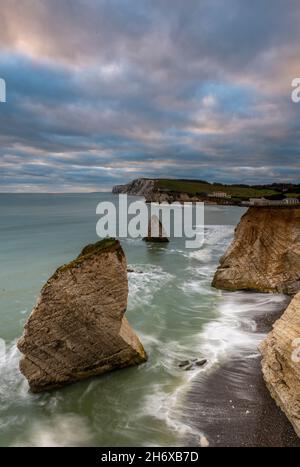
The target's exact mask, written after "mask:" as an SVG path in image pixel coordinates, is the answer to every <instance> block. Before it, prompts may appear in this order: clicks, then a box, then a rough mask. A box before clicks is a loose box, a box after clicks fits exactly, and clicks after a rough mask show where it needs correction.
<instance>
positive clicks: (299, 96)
mask: <svg viewBox="0 0 300 467" xmlns="http://www.w3.org/2000/svg"><path fill="white" fill-rule="evenodd" d="M292 88H293V91H292V94H291V98H292V101H293V102H294V103H295V104H298V102H300V78H295V79H293V81H292Z"/></svg>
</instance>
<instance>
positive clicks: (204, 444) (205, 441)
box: [199, 435, 209, 448]
mask: <svg viewBox="0 0 300 467" xmlns="http://www.w3.org/2000/svg"><path fill="white" fill-rule="evenodd" d="M199 444H200V446H201V447H202V448H208V446H209V441H208V439H207V438H206V436H203V435H202V436H200V440H199Z"/></svg>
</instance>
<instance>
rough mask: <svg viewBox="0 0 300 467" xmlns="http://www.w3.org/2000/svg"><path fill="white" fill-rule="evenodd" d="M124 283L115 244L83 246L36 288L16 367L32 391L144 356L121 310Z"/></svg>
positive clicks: (120, 254)
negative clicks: (79, 251)
mask: <svg viewBox="0 0 300 467" xmlns="http://www.w3.org/2000/svg"><path fill="white" fill-rule="evenodd" d="M127 296H128V282H127V265H126V259H125V255H124V253H123V250H122V248H121V246H120V243H119V242H118V241H116V240H114V239H106V240H103V241H101V242H98V243H96V244H95V245H89V246H87V247H86V248H84V250H83V251H82V253H81V254H80V255H79V256H78V258H77V259H75V260H74V261H72V262H71V263H69V264H67V265H64V266H62V267H60V268H59V269H58V270H57V271H56V272H55V273H54V275H53V276H52V277H51V278H50V279H49V280H48V282H47V283H46V284H45V286H44V287H43V289H42V292H41V296H40V298H39V300H38V303H37V305H36V307H35V308H34V310H33V311H32V313H31V315H30V317H29V319H28V321H27V323H26V325H25V330H24V334H23V337H22V338H21V339H20V340H19V342H18V348H19V350H20V351H21V352H22V353H23V354H24V356H23V358H22V360H21V362H20V369H21V371H22V373H23V374H24V375H25V377H26V378H27V380H28V382H29V385H30V388H31V390H32V391H33V392H40V391H44V390H48V389H52V388H57V387H61V386H64V385H66V384H69V383H73V382H75V381H79V380H82V379H85V378H89V377H91V376H95V375H100V374H102V373H105V372H108V371H111V370H114V369H117V368H123V367H127V366H130V365H136V364H139V363H143V362H145V361H146V359H147V357H146V353H145V351H144V348H143V346H142V344H141V343H140V341H139V339H138V337H137V336H136V335H135V333H134V332H133V331H132V329H131V328H130V326H129V324H128V322H127V320H126V318H125V317H124V313H125V311H126V307H127Z"/></svg>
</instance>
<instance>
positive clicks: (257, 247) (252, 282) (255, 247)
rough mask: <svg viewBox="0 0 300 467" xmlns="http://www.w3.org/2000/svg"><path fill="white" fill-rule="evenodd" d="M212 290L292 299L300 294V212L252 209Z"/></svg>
mask: <svg viewBox="0 0 300 467" xmlns="http://www.w3.org/2000/svg"><path fill="white" fill-rule="evenodd" d="M213 286H214V287H217V288H220V289H226V290H255V291H261V292H281V293H286V294H290V295H294V294H295V293H297V292H298V291H300V209H297V208H269V207H266V208H264V207H257V208H255V207H253V208H250V209H249V210H248V211H247V213H246V214H245V215H244V216H243V217H242V219H241V222H240V224H239V225H238V227H237V229H236V232H235V238H234V241H233V243H232V245H231V246H230V248H229V250H228V251H227V253H226V254H225V255H224V256H223V258H222V259H221V263H220V266H219V268H218V270H217V272H216V274H215V277H214V280H213Z"/></svg>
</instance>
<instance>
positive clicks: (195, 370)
mask: <svg viewBox="0 0 300 467" xmlns="http://www.w3.org/2000/svg"><path fill="white" fill-rule="evenodd" d="M116 199H117V197H116V195H112V194H110V193H87V194H0V446H103V447H105V446H110V447H111V446H114V447H124V446H128V447H130V446H144V447H153V446H162V447H164V446H166V447H167V446H183V445H185V443H186V440H187V438H188V439H189V440H190V441H189V444H190V445H195V446H197V445H199V443H200V444H201V440H203V439H204V440H205V433H203V432H202V430H201V422H200V423H199V424H197V426H200V429H198V428H197V431H196V430H195V428H193V427H192V426H191V425H190V424H189V421H188V419H187V417H184V416H183V414H184V411H185V407H186V406H187V404H188V400H187V394H188V392H189V389H190V387H191V385H192V384H193V381H194V380H195V378H197V377H198V376H199V373H201V372H213V371H215V370H216V368H218V367H219V366H220V365H221V364H222V362H226V360H227V359H229V358H230V356H231V355H232V353H234V352H238V351H239V349H240V348H241V347H243V348H245V346H246V347H247V348H248V349H249V351H250V352H253V353H254V354H257V345H258V343H259V341H260V340H262V339H263V337H264V336H263V335H261V334H259V333H257V332H255V330H256V329H255V328H256V324H255V321H254V320H253V319H252V313H253V310H256V311H257V310H258V309H262V310H264V309H276V308H280V307H282V304H283V302H284V300H285V298H284V297H282V296H280V295H265V294H257V293H252V294H249V293H246V292H231V293H229V292H223V291H220V290H216V289H214V288H212V287H211V281H212V278H213V275H214V272H215V271H216V268H217V266H218V264H219V260H220V258H221V256H222V255H223V254H224V252H225V251H226V249H227V247H228V246H229V245H230V243H231V241H232V239H233V235H234V230H235V227H236V225H237V223H238V222H239V220H240V218H241V216H242V215H243V214H244V212H245V209H244V208H240V207H236V206H215V205H210V206H206V207H205V229H204V243H203V245H202V246H201V248H200V249H198V250H189V249H187V248H186V245H185V242H184V239H178V238H172V239H171V241H170V243H168V244H147V243H145V242H143V241H142V240H141V239H130V238H129V239H121V243H122V246H123V248H124V251H125V253H126V257H127V262H128V267H129V268H130V270H133V271H134V272H130V273H129V274H128V278H129V298H128V308H127V312H126V316H127V318H128V321H129V323H130V325H131V326H132V328H133V329H134V330H135V331H136V333H137V334H138V336H139V337H140V339H141V341H142V343H143V344H144V347H145V349H146V351H147V353H148V356H149V359H148V361H147V363H145V364H143V365H141V366H138V367H132V368H128V369H123V370H119V371H115V372H112V373H109V374H105V375H103V376H100V377H97V378H93V379H90V380H86V381H83V382H80V383H77V384H73V385H71V386H68V387H66V388H64V389H60V390H55V391H51V392H47V393H44V394H38V395H36V394H32V393H30V392H29V390H28V384H27V381H26V379H25V378H24V377H23V376H22V374H21V373H20V371H19V360H20V353H19V351H18V349H17V346H16V342H17V340H18V338H19V337H20V336H21V335H22V331H23V327H24V324H25V322H26V319H27V318H28V316H29V314H30V312H31V310H32V308H33V307H34V304H35V302H36V300H37V298H38V296H39V292H40V289H41V288H42V286H43V284H44V283H45V282H46V281H47V279H48V278H49V277H50V276H51V275H52V274H53V272H54V271H55V270H56V268H57V267H58V266H60V265H62V264H64V263H66V262H69V261H70V260H72V259H74V257H76V256H77V255H78V254H79V253H80V251H81V250H82V248H83V247H84V246H85V245H87V244H89V243H93V242H95V241H97V240H99V238H98V237H97V235H96V223H97V220H98V219H99V216H97V214H96V208H97V205H98V203H99V202H102V201H111V202H114V203H115V202H116ZM133 200H136V198H133ZM199 359H205V360H207V364H206V365H204V366H203V367H197V365H195V364H193V365H192V367H191V368H188V369H187V368H184V367H182V366H181V365H182V362H183V361H186V360H189V361H196V360H199ZM199 391H201V388H199Z"/></svg>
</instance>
